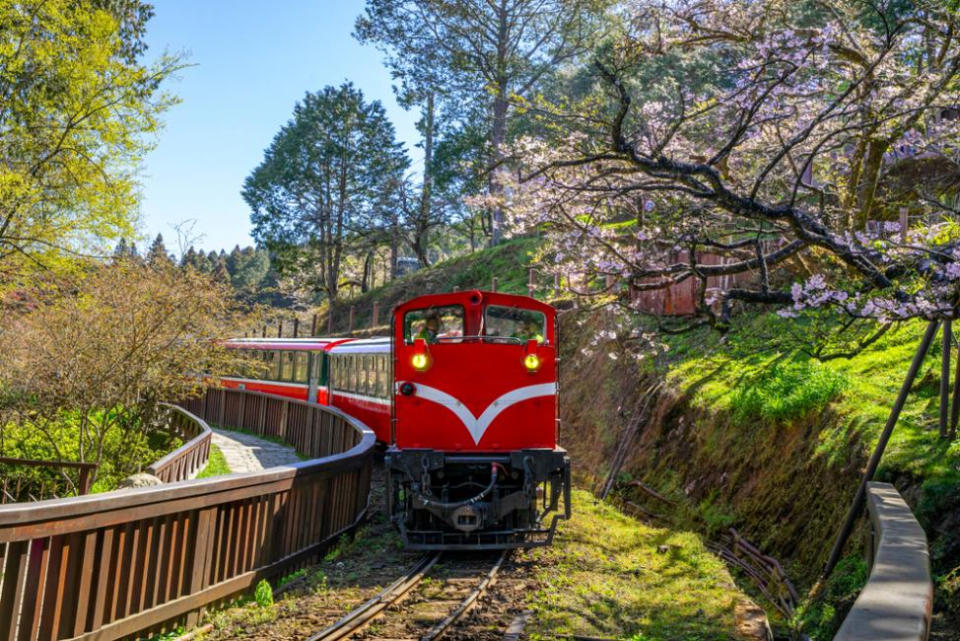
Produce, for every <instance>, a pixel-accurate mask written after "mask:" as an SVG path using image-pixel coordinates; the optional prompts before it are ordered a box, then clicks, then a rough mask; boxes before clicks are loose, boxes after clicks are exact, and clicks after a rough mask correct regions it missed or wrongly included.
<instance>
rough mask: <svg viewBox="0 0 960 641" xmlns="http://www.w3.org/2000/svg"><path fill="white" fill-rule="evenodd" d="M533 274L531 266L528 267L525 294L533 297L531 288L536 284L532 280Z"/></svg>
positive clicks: (534, 287)
mask: <svg viewBox="0 0 960 641" xmlns="http://www.w3.org/2000/svg"><path fill="white" fill-rule="evenodd" d="M534 278H535V274H534V269H533V267H531V268H530V272H529V274H528V275H527V296H529V297H530V298H533V290H534V289H536V287H537V285H536V283H535V281H534Z"/></svg>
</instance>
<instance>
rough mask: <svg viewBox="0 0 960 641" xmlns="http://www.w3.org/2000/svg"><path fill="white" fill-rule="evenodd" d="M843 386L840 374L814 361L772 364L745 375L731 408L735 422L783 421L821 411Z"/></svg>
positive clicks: (843, 380) (736, 390) (734, 395)
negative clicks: (757, 420)
mask: <svg viewBox="0 0 960 641" xmlns="http://www.w3.org/2000/svg"><path fill="white" fill-rule="evenodd" d="M844 386H845V379H844V377H843V376H842V375H841V374H838V373H837V372H835V371H833V370H831V369H828V368H827V367H825V366H824V365H822V364H820V363H818V362H817V361H813V360H801V361H793V362H787V363H782V364H781V363H775V364H773V365H772V366H770V367H769V368H765V369H762V370H760V371H759V372H757V373H755V374H753V375H750V376H747V377H745V380H743V381H742V382H741V383H740V385H739V386H738V387H737V388H736V389H735V390H734V391H733V394H732V396H731V399H730V407H731V410H732V411H733V414H734V418H735V420H737V421H749V420H751V419H756V418H763V419H768V420H772V421H786V420H790V419H793V418H800V417H802V416H804V415H806V414H808V413H810V412H815V411H819V410H822V409H823V408H824V407H826V405H827V403H829V402H830V401H832V400H833V399H834V398H835V397H836V396H837V394H839V393H840V392H841V391H842V390H843V388H844Z"/></svg>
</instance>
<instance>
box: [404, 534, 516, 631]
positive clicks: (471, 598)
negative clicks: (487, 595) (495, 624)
mask: <svg viewBox="0 0 960 641" xmlns="http://www.w3.org/2000/svg"><path fill="white" fill-rule="evenodd" d="M509 555H510V550H509V549H506V550H504V551H503V552H502V553H501V554H500V558H499V559H497V562H496V564H494V566H493V567H492V568H491V569H490V571H489V572H487V575H486V576H485V577H484V578H483V580H482V581H481V582H480V584H479V585H478V586H477V587H475V588H474V589H473V590H472V591H471V592H470V594H468V595H467V597H466V598H465V599H464V600H463V601H462V602H461V603H460V605H458V606H457V608H456V609H455V610H454V611H453V612H451V613H450V614H449V615H447V618H446V619H444V620H443V621H441V622H440V623H438V624H436V625H435V626H433V627H432V628H430V631H429V632H427V633H426V634H425V635H423V636H422V637H420V641H433V640H434V639H439V638H440V637H442V636H443V635H444V633H445V632H446V631H447V630H448V629H449V628H450V626H451V625H453V624H454V623H456V622H457V621H458V620H459V619H460V617H462V616H463V615H464V614H465V613H466V612H467V611H468V610H469V609H470V608H472V607H473V604H474V603H476V602H477V599H479V598H480V597H481V596H482V595H483V593H484V592H485V591H486V589H487V588H488V587H490V586H491V585H492V584H493V582H494V581H495V580H496V577H497V572H499V571H500V567H501V566H502V565H503V562H504V561H506V560H507V557H508V556H509Z"/></svg>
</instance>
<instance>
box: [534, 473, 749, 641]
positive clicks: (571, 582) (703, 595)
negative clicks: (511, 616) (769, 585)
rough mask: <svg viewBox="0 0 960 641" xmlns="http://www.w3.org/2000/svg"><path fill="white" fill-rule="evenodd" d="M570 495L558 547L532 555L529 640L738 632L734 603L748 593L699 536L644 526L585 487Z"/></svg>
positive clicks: (687, 640)
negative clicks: (534, 572)
mask: <svg viewBox="0 0 960 641" xmlns="http://www.w3.org/2000/svg"><path fill="white" fill-rule="evenodd" d="M573 501H574V504H573V518H572V520H571V521H569V522H567V523H564V524H563V525H561V529H560V534H559V535H558V538H557V539H556V541H555V542H554V545H553V546H552V547H549V548H543V549H539V550H536V551H535V552H534V553H533V555H534V557H535V558H536V560H537V563H538V565H539V569H538V581H539V583H540V589H539V590H538V591H537V592H536V593H535V594H532V595H531V597H530V604H531V605H530V607H531V608H532V609H533V611H534V613H535V617H534V619H535V620H534V621H533V622H531V625H530V628H529V630H528V632H529V633H530V637H531V638H532V639H544V638H555V637H558V636H564V635H581V636H594V637H605V638H609V637H614V638H631V637H635V638H642V639H648V640H663V641H667V640H677V641H680V640H681V639H682V640H684V641H695V640H697V639H704V640H706V639H735V638H737V635H736V632H735V629H736V622H735V617H734V608H735V606H736V605H737V603H739V602H740V601H743V600H745V599H746V597H745V596H744V595H743V594H742V593H741V592H740V591H739V590H738V589H737V588H736V586H735V585H734V583H733V580H732V579H731V577H730V575H729V573H728V572H727V569H726V567H725V566H724V565H723V563H722V562H721V561H720V560H719V559H718V558H717V557H715V556H714V555H712V554H711V553H710V552H708V551H707V550H706V548H704V546H703V543H702V541H701V540H700V537H699V536H697V535H696V534H694V533H692V532H678V531H672V530H666V529H659V528H653V527H649V526H646V525H644V524H642V523H640V522H638V521H636V520H635V519H632V518H630V517H627V516H625V515H623V514H621V513H620V512H618V511H616V510H615V509H614V508H612V507H610V506H609V505H607V504H604V503H601V502H599V501H597V500H596V499H595V498H594V497H593V496H591V495H590V494H588V493H587V492H584V491H580V490H577V491H574V493H573Z"/></svg>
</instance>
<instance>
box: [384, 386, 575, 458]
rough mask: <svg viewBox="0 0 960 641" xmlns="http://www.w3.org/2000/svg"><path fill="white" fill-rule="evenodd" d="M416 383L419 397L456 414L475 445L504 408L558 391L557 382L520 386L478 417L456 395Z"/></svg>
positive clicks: (489, 406)
mask: <svg viewBox="0 0 960 641" xmlns="http://www.w3.org/2000/svg"><path fill="white" fill-rule="evenodd" d="M415 385H416V390H417V391H416V394H417V396H418V397H419V398H422V399H425V400H428V401H431V402H433V403H437V404H438V405H442V406H443V407H446V408H447V409H448V410H450V411H451V412H453V413H454V414H456V416H457V418H459V419H460V422H461V423H463V426H464V427H466V428H467V431H468V432H470V436H471V437H472V438H473V443H474V445H476V444H477V443H479V442H480V439H481V438H483V435H484V433H485V432H486V431H487V428H488V427H490V424H491V423H493V421H494V419H496V418H497V416H499V415H500V412H502V411H503V410H505V409H507V408H508V407H510V406H512V405H516V404H517V403H519V402H521V401H525V400H527V399H530V398H538V397H541V396H553V395H554V394H556V393H557V384H556V383H541V384H539V385H528V386H527V387H518V388H517V389H514V390H510V391H509V392H507V393H506V394H504V395H502V396H500V397H499V398H497V399H496V400H495V401H493V402H492V403H490V405H488V406H487V409H485V410H483V413H482V414H480V416H479V417H476V416H474V415H473V412H471V411H470V410H469V409H468V408H467V406H466V405H464V404H463V403H462V402H460V401H459V400H458V399H457V398H456V397H455V396H451V395H450V394H447V393H446V392H444V391H443V390H438V389H437V388H435V387H430V386H429V385H421V384H420V383H415ZM398 386H399V385H398Z"/></svg>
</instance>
